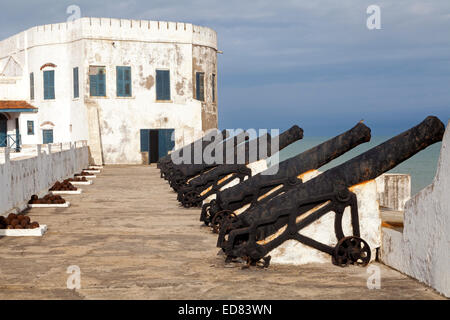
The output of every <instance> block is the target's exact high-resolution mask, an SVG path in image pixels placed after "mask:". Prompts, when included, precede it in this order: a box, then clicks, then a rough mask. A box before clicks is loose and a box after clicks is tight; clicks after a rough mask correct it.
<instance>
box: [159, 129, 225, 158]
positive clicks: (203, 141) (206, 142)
mask: <svg viewBox="0 0 450 320" xmlns="http://www.w3.org/2000/svg"><path fill="white" fill-rule="evenodd" d="M211 130H215V131H219V130H218V129H211ZM211 130H208V131H207V132H206V134H205V135H204V136H203V137H201V138H200V139H197V140H195V141H194V142H191V143H190V144H188V145H185V146H183V147H181V148H179V149H177V150H175V151H174V152H173V153H178V154H180V156H181V155H183V152H185V150H188V149H190V150H191V155H192V154H193V148H194V145H195V144H198V143H202V150H204V149H205V147H206V146H207V145H209V144H210V143H211V142H213V143H214V142H216V143H218V142H220V141H207V140H205V138H206V137H207V136H208V135H209V134H211ZM221 135H222V139H227V138H228V137H229V134H228V130H226V129H225V130H222V132H221ZM171 161H172V159H171V155H170V154H168V155H166V156H164V157H162V158H161V159H159V160H158V164H160V163H167V162H171Z"/></svg>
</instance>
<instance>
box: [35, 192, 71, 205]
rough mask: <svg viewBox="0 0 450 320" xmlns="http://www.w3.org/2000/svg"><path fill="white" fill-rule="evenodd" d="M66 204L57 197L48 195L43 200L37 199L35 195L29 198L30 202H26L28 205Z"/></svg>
mask: <svg viewBox="0 0 450 320" xmlns="http://www.w3.org/2000/svg"><path fill="white" fill-rule="evenodd" d="M64 203H66V200H64V199H63V198H62V197H61V196H59V195H50V194H47V195H45V196H44V197H43V198H41V199H39V197H38V196H37V195H35V194H33V195H32V196H31V199H30V201H28V204H64Z"/></svg>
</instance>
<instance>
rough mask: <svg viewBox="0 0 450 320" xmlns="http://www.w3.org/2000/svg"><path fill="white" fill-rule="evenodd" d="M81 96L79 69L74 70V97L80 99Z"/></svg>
mask: <svg viewBox="0 0 450 320" xmlns="http://www.w3.org/2000/svg"><path fill="white" fill-rule="evenodd" d="M79 96H80V84H79V77H78V67H76V68H73V97H74V98H78V97H79Z"/></svg>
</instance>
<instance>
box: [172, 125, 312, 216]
mask: <svg viewBox="0 0 450 320" xmlns="http://www.w3.org/2000/svg"><path fill="white" fill-rule="evenodd" d="M277 138H278V139H279V145H278V147H279V148H278V150H282V149H284V148H285V147H287V146H288V145H290V144H291V143H293V142H295V141H297V140H300V139H302V138H303V130H302V129H301V128H299V127H298V126H293V127H291V128H290V129H289V130H287V131H285V132H283V133H282V134H280V135H279V136H278V137H277ZM256 147H258V145H256ZM270 149H271V148H270V145H269V146H268V152H265V153H263V154H260V153H259V152H255V153H256V154H257V157H256V159H255V160H257V161H258V160H263V159H266V158H267V157H268V156H270V152H271V150H270ZM249 151H250V150H248V149H246V150H245V157H246V158H245V164H222V165H219V166H217V167H216V168H213V169H211V170H209V171H207V172H205V173H203V174H201V175H199V176H197V177H195V178H193V179H192V180H190V181H189V182H187V183H186V185H185V186H183V187H181V188H180V189H179V191H178V201H180V202H181V203H182V205H183V206H184V207H186V208H190V207H198V206H200V205H201V204H202V202H203V200H205V199H206V198H207V197H209V196H211V195H213V194H215V193H217V192H218V191H219V190H220V189H222V188H223V187H224V186H226V185H227V184H228V183H230V182H231V181H233V180H235V179H239V182H242V181H243V180H244V179H245V178H248V177H251V175H252V171H251V169H250V168H248V167H247V164H248V163H249V162H250V158H249V153H250V152H249ZM254 151H257V150H254Z"/></svg>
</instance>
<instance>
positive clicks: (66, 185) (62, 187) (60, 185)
mask: <svg viewBox="0 0 450 320" xmlns="http://www.w3.org/2000/svg"><path fill="white" fill-rule="evenodd" d="M76 190H77V188H76V187H74V186H73V184H71V183H70V181H69V180H68V179H66V180H64V181H63V182H59V181H56V183H55V184H54V185H53V186H52V187H51V188H50V191H76Z"/></svg>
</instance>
